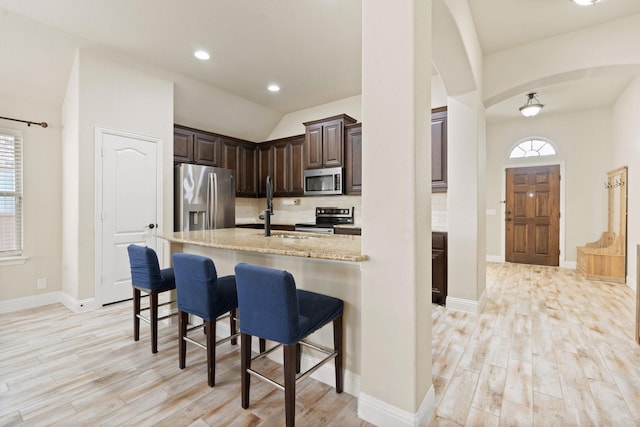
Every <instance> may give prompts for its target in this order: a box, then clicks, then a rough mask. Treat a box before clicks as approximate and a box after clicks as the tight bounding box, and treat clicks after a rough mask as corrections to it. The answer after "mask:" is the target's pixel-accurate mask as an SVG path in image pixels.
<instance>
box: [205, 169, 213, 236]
mask: <svg viewBox="0 0 640 427" xmlns="http://www.w3.org/2000/svg"><path fill="white" fill-rule="evenodd" d="M211 175H212V174H211V173H209V174H207V201H206V203H207V204H206V206H205V212H204V229H205V230H208V229H210V228H211V191H212V189H211V182H212V179H211Z"/></svg>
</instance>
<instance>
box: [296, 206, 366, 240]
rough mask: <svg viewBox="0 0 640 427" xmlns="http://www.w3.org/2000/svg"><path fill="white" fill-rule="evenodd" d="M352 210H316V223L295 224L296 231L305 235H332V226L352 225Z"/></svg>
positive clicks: (330, 208)
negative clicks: (304, 232)
mask: <svg viewBox="0 0 640 427" xmlns="http://www.w3.org/2000/svg"><path fill="white" fill-rule="evenodd" d="M353 210H354V208H353V207H352V208H351V209H349V208H335V207H328V208H316V222H315V223H307V224H304V223H303V224H296V225H295V227H296V228H295V230H296V231H306V232H307V233H324V234H333V226H334V225H336V224H353Z"/></svg>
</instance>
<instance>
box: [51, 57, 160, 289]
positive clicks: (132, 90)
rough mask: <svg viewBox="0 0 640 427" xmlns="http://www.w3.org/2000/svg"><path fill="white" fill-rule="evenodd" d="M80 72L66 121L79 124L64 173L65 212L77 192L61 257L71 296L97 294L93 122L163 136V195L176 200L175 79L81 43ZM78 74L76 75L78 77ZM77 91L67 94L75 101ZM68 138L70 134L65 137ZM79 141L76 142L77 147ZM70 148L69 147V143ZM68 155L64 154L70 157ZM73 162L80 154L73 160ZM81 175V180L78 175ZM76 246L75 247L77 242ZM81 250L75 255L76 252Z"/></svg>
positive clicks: (71, 138)
mask: <svg viewBox="0 0 640 427" xmlns="http://www.w3.org/2000/svg"><path fill="white" fill-rule="evenodd" d="M77 60H78V72H77V76H73V75H72V77H74V78H72V80H71V81H70V85H69V88H68V92H67V93H68V94H71V93H73V92H75V91H77V93H78V103H77V108H76V106H65V108H64V110H65V113H68V114H65V119H66V121H65V123H64V125H65V126H69V128H70V129H72V128H73V127H76V128H77V134H78V138H77V140H75V139H74V136H73V133H74V132H75V131H74V132H69V133H68V134H67V132H65V141H64V144H65V145H69V146H70V148H69V152H71V151H75V150H76V149H77V164H69V167H71V168H77V170H78V172H77V176H76V175H75V174H69V175H65V178H68V179H67V180H65V182H64V189H63V191H64V192H65V194H69V203H68V204H67V203H66V202H65V211H64V212H63V214H64V215H67V214H68V215H73V212H69V211H68V209H74V205H75V204H76V203H75V200H73V199H74V198H75V197H76V196H75V193H76V192H77V211H78V212H79V213H80V215H78V219H77V223H76V224H68V225H69V226H70V228H69V229H67V228H65V235H64V245H65V251H64V253H65V255H69V256H71V258H69V259H66V258H65V259H64V260H63V265H64V268H65V271H67V272H68V274H66V275H65V281H66V280H75V281H76V283H65V289H68V292H69V293H70V295H69V296H70V297H71V298H72V299H75V300H78V301H82V300H87V299H90V298H93V297H94V289H95V288H94V269H95V265H94V257H95V247H94V245H95V230H96V225H95V224H96V218H95V185H96V181H95V162H96V158H95V141H94V139H95V136H94V135H95V128H96V127H104V128H107V129H114V130H120V131H126V132H130V133H134V134H139V135H145V136H149V137H153V138H157V139H159V140H161V141H162V155H163V158H164V165H163V166H164V170H163V172H162V175H163V185H162V197H163V199H164V200H165V201H170V200H172V193H173V168H172V166H173V83H172V82H170V81H167V80H163V79H160V78H157V77H155V76H152V75H150V74H148V73H145V72H142V71H139V70H136V69H133V68H131V67H129V66H127V64H121V63H117V62H114V61H112V60H110V59H107V58H105V57H104V56H103V55H102V54H101V53H100V52H99V51H95V50H91V49H81V50H80V51H79V54H78V59H77ZM75 77H77V79H76V78H75ZM74 97H75V96H72V95H69V96H68V97H67V98H66V99H65V100H66V101H68V102H73V98H74ZM67 138H68V139H67ZM76 147H77V148H76ZM65 151H66V149H65ZM67 160H68V159H65V162H67ZM71 161H72V162H75V161H76V159H75V158H73V159H72V160H71ZM74 179H77V181H74ZM163 206H164V207H163V210H162V216H163V218H162V221H161V223H160V227H161V229H171V228H172V223H173V213H172V204H171V203H164V205H163ZM76 246H77V248H76ZM74 256H77V257H76V258H73V257H74Z"/></svg>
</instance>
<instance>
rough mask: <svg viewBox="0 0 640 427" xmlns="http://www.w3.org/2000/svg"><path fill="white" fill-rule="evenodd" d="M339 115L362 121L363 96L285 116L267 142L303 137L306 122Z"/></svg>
mask: <svg viewBox="0 0 640 427" xmlns="http://www.w3.org/2000/svg"><path fill="white" fill-rule="evenodd" d="M338 114H346V115H348V116H351V117H353V118H354V119H356V120H357V121H362V95H356V96H352V97H349V98H344V99H340V100H337V101H334V102H330V103H328V104H322V105H316V106H315V107H311V108H306V109H304V110H299V111H294V112H292V113H288V114H285V115H284V117H282V119H281V120H280V122H279V123H278V124H277V126H276V127H275V128H274V129H273V131H272V132H271V134H270V135H269V138H267V140H272V139H278V138H285V137H287V136H294V135H302V134H303V133H304V125H303V123H304V122H310V121H313V120H319V119H324V118H325V117H331V116H335V115H338Z"/></svg>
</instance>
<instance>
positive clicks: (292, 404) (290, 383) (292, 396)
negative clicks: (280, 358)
mask: <svg viewBox="0 0 640 427" xmlns="http://www.w3.org/2000/svg"><path fill="white" fill-rule="evenodd" d="M282 347H283V352H284V412H285V420H286V423H285V424H286V427H294V426H295V421H296V359H297V358H298V356H297V353H298V346H297V344H290V345H284V346H282Z"/></svg>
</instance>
